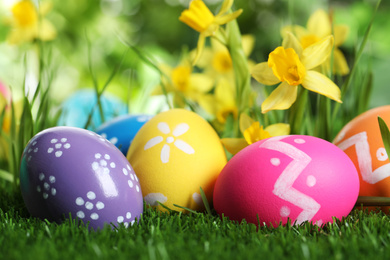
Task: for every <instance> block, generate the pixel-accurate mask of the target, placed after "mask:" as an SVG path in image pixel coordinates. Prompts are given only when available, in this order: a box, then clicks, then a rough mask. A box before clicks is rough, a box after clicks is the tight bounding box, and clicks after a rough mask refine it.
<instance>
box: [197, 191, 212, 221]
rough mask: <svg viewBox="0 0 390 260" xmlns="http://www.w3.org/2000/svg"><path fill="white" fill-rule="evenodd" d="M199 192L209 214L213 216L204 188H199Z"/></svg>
mask: <svg viewBox="0 0 390 260" xmlns="http://www.w3.org/2000/svg"><path fill="white" fill-rule="evenodd" d="M199 191H200V196H201V197H202V200H203V204H204V206H205V208H206V211H207V214H209V215H213V213H212V212H211V208H210V204H209V201H208V200H207V197H206V194H205V193H204V191H203V189H202V187H199Z"/></svg>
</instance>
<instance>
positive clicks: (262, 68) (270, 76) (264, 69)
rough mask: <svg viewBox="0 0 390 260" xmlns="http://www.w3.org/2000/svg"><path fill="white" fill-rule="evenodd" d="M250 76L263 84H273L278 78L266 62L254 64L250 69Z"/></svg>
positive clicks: (277, 81)
mask: <svg viewBox="0 0 390 260" xmlns="http://www.w3.org/2000/svg"><path fill="white" fill-rule="evenodd" d="M251 75H252V77H253V78H254V79H255V80H257V81H258V82H260V83H262V84H264V85H275V84H277V83H279V82H280V80H279V79H278V78H277V77H276V76H275V74H274V73H273V71H272V69H271V68H270V67H269V66H268V62H262V63H259V64H257V65H255V66H254V67H253V68H252V70H251Z"/></svg>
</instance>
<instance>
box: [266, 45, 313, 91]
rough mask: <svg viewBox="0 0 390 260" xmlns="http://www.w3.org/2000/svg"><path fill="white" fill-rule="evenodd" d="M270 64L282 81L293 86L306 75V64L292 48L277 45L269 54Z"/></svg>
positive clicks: (300, 81)
mask: <svg viewBox="0 0 390 260" xmlns="http://www.w3.org/2000/svg"><path fill="white" fill-rule="evenodd" d="M268 66H269V67H270V68H271V69H272V71H273V73H274V75H275V76H276V77H277V78H278V79H279V80H280V81H282V82H287V83H288V84H289V85H291V86H298V85H299V84H301V83H302V81H303V79H304V77H305V75H306V68H305V66H303V64H302V62H301V61H300V59H299V56H298V54H297V53H296V52H295V50H294V49H292V48H288V49H285V48H283V47H277V48H276V49H275V50H274V51H273V52H271V53H270V54H269V58H268Z"/></svg>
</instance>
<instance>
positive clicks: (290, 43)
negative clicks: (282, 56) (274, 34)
mask: <svg viewBox="0 0 390 260" xmlns="http://www.w3.org/2000/svg"><path fill="white" fill-rule="evenodd" d="M282 46H283V47H284V48H285V49H287V48H293V49H294V51H295V52H296V53H297V54H298V57H301V56H302V50H303V48H302V45H301V43H300V42H299V41H298V39H297V37H295V36H294V35H293V34H292V33H291V32H286V36H285V37H283V43H282Z"/></svg>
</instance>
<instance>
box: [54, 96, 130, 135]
mask: <svg viewBox="0 0 390 260" xmlns="http://www.w3.org/2000/svg"><path fill="white" fill-rule="evenodd" d="M96 102H97V98H96V93H95V91H94V90H93V89H83V90H79V91H77V92H75V93H74V94H73V95H72V96H70V97H69V98H68V99H66V100H65V101H64V103H63V104H62V107H61V108H62V111H61V115H60V117H59V120H58V123H57V124H58V125H59V126H74V127H80V128H84V127H85V125H86V123H87V121H88V117H89V115H90V114H91V112H92V109H93V108H95V109H94V112H93V114H92V118H91V122H90V124H89V126H88V127H87V129H89V130H94V129H96V128H97V127H99V126H100V125H101V124H102V123H103V121H102V116H101V113H100V111H99V107H98V106H96ZM100 102H101V106H102V111H103V116H104V121H109V120H111V119H113V118H115V117H117V116H120V115H125V114H127V110H128V109H127V106H126V104H125V103H124V102H122V101H121V100H120V99H119V98H117V97H115V96H113V95H109V94H103V95H102V96H101V97H100Z"/></svg>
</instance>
